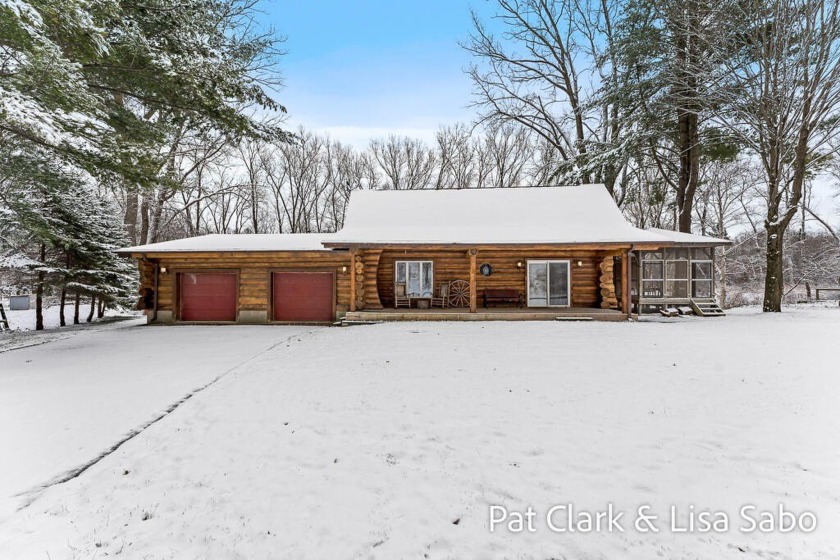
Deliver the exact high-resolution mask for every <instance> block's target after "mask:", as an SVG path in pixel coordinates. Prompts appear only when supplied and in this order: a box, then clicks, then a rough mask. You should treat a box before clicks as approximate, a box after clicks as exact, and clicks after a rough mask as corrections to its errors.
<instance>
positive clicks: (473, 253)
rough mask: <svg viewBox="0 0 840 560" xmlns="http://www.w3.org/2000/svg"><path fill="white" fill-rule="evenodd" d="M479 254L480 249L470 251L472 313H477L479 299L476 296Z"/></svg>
mask: <svg viewBox="0 0 840 560" xmlns="http://www.w3.org/2000/svg"><path fill="white" fill-rule="evenodd" d="M477 254H478V249H470V313H475V312H476V307H477V306H476V300H477V299H478V298H477V296H476V293H477V292H476V286H475V282H476V274H475V261H476V255H477Z"/></svg>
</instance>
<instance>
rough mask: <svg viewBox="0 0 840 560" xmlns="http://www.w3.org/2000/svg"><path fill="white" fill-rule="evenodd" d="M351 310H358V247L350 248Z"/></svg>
mask: <svg viewBox="0 0 840 560" xmlns="http://www.w3.org/2000/svg"><path fill="white" fill-rule="evenodd" d="M350 311H356V249H350Z"/></svg>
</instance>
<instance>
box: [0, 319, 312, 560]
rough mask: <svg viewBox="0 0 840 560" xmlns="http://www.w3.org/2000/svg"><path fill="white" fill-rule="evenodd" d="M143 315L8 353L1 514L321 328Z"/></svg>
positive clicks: (1, 415)
mask: <svg viewBox="0 0 840 560" xmlns="http://www.w3.org/2000/svg"><path fill="white" fill-rule="evenodd" d="M139 324H140V323H139V321H130V322H123V323H116V324H112V325H109V326H107V327H105V326H104V325H101V326H100V327H99V328H98V329H97V330H77V331H74V332H73V333H72V334H69V335H67V336H66V337H64V338H62V339H59V340H53V339H50V340H51V341H50V342H49V344H44V345H38V346H32V347H28V348H21V349H19V350H12V351H7V352H2V353H0V458H1V459H0V521H2V520H3V519H4V518H6V517H7V516H8V515H10V514H11V513H12V512H13V511H14V510H15V509H16V508H17V507H20V506H21V505H22V504H26V503H27V501H28V500H30V499H32V498H33V497H35V496H37V489H38V488H39V487H40V486H41V485H44V484H48V483H50V482H51V481H53V480H55V479H56V478H60V477H61V476H62V475H65V473H67V472H68V471H71V470H72V469H75V468H78V467H79V466H81V465H83V464H85V463H86V462H88V461H90V460H92V459H94V458H96V457H97V456H98V455H100V454H101V453H103V452H104V451H106V450H107V449H108V448H109V447H110V446H112V445H113V444H114V443H116V442H117V441H119V440H120V439H121V438H123V437H125V435H126V434H128V433H130V432H131V431H132V430H134V429H136V428H139V427H141V426H142V425H144V424H145V423H147V422H149V421H152V420H153V419H155V418H156V417H158V416H159V415H160V414H161V413H163V412H164V411H165V410H166V409H167V408H168V407H170V406H171V405H172V404H174V403H176V402H177V401H179V400H180V399H182V398H183V397H184V396H186V395H187V394H189V393H190V392H191V391H193V390H194V389H196V388H198V387H201V386H203V385H205V384H207V383H208V382H210V381H212V380H213V379H215V378H216V377H218V376H219V375H221V374H222V373H224V372H226V371H228V370H230V369H231V368H233V367H236V366H238V365H241V364H242V363H243V362H246V361H247V360H249V359H251V358H253V357H254V356H256V355H258V354H259V353H260V352H263V351H265V350H266V349H268V348H271V347H272V346H273V345H275V344H277V343H279V342H281V341H283V340H285V339H287V338H288V337H290V336H294V335H297V334H300V333H303V332H307V331H309V330H312V329H308V328H302V327H279V328H254V327H236V328H235V330H234V329H231V328H230V327H223V328H214V327H185V328H182V327H174V328H164V327H139V326H138V325H139ZM47 334H49V333H47ZM0 336H2V335H0ZM45 336H46V335H45ZM32 491H34V492H32ZM0 558H7V556H5V555H3V554H2V553H0Z"/></svg>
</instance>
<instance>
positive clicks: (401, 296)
mask: <svg viewBox="0 0 840 560" xmlns="http://www.w3.org/2000/svg"><path fill="white" fill-rule="evenodd" d="M394 307H395V308H399V307H411V298H410V297H408V296H407V295H406V294H405V284H394Z"/></svg>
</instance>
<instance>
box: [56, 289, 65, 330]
mask: <svg viewBox="0 0 840 560" xmlns="http://www.w3.org/2000/svg"><path fill="white" fill-rule="evenodd" d="M66 301H67V288H61V303H60V304H59V308H58V324H59V326H62V327H66V326H67V321H65V320H64V303H65V302H66Z"/></svg>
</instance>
